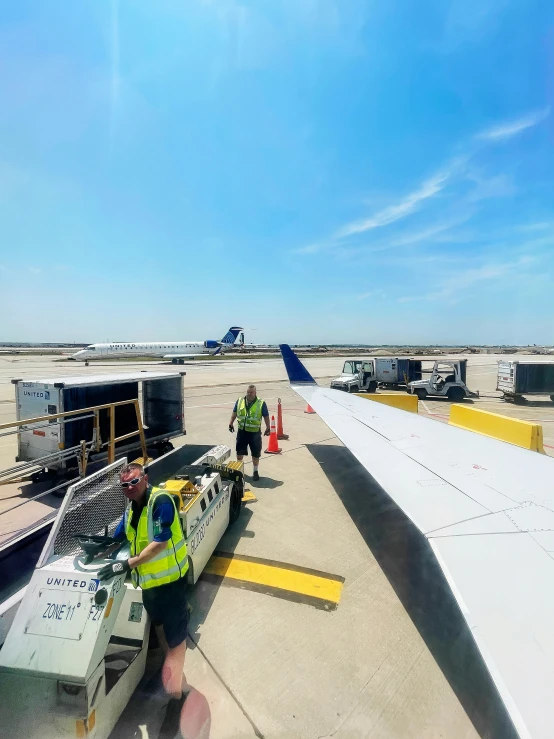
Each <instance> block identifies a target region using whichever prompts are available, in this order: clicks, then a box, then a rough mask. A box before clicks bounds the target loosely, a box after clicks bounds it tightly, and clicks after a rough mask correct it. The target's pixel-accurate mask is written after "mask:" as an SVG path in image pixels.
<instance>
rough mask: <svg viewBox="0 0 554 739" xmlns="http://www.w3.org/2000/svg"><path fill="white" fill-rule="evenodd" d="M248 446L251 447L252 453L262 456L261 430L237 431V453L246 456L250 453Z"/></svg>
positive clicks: (254, 455)
mask: <svg viewBox="0 0 554 739" xmlns="http://www.w3.org/2000/svg"><path fill="white" fill-rule="evenodd" d="M248 447H250V454H251V455H252V456H253V457H261V455H262V432H261V431H241V430H240V429H239V430H238V431H237V454H238V455H239V456H241V457H244V455H245V454H248Z"/></svg>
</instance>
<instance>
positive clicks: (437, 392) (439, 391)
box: [407, 359, 478, 403]
mask: <svg viewBox="0 0 554 739" xmlns="http://www.w3.org/2000/svg"><path fill="white" fill-rule="evenodd" d="M425 371H426V370H422V372H425ZM428 371H429V370H428ZM466 373H467V359H456V360H449V359H441V360H438V361H436V362H434V364H433V368H432V369H431V370H430V376H429V377H428V378H427V379H422V380H415V381H414V382H410V383H409V385H408V387H407V391H408V392H409V393H412V394H413V395H417V397H418V398H419V399H420V400H425V398H427V397H434V398H447V399H448V400H451V401H453V402H455V403H458V402H460V401H461V400H463V399H464V398H470V397H475V396H476V395H478V393H472V392H471V390H470V389H469V388H468V386H467V385H466Z"/></svg>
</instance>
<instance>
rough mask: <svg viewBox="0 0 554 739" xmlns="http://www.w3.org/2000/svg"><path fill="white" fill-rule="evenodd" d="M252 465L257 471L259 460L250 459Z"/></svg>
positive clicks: (257, 458) (255, 458)
mask: <svg viewBox="0 0 554 739" xmlns="http://www.w3.org/2000/svg"><path fill="white" fill-rule="evenodd" d="M252 464H253V465H254V467H255V468H256V469H258V465H259V464H260V458H259V457H252Z"/></svg>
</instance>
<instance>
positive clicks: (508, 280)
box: [398, 254, 537, 303]
mask: <svg viewBox="0 0 554 739" xmlns="http://www.w3.org/2000/svg"><path fill="white" fill-rule="evenodd" d="M536 261H537V260H536V259H535V257H532V256H530V255H528V254H525V255H523V256H521V257H519V259H513V260H511V261H506V262H488V263H485V264H482V265H480V266H479V267H470V268H468V269H465V270H460V269H457V270H456V271H455V272H454V273H452V274H450V275H448V276H447V277H445V278H443V280H442V282H441V283H439V285H438V286H437V288H438V289H437V290H434V291H432V292H428V293H425V292H424V291H422V292H421V293H420V294H419V295H413V296H405V297H401V298H399V299H398V302H399V303H407V302H409V301H415V300H427V301H429V300H443V299H447V298H448V299H449V298H455V297H457V296H458V295H459V294H461V293H463V294H464V295H465V296H466V297H467V292H468V291H470V290H471V289H472V288H473V287H475V286H477V285H480V284H483V283H489V284H490V285H493V284H495V283H498V282H499V281H500V280H502V281H503V285H504V286H505V287H508V286H510V285H511V284H512V283H513V282H514V280H518V281H519V280H520V279H521V277H522V271H523V270H524V269H525V268H526V267H527V266H529V265H531V264H533V263H534V262H536Z"/></svg>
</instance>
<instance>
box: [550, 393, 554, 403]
mask: <svg viewBox="0 0 554 739" xmlns="http://www.w3.org/2000/svg"><path fill="white" fill-rule="evenodd" d="M550 400H551V401H552V402H553V403H554V395H551V396H550Z"/></svg>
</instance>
